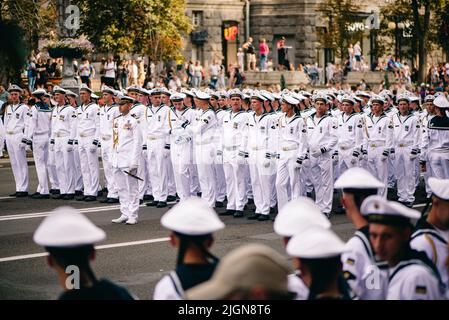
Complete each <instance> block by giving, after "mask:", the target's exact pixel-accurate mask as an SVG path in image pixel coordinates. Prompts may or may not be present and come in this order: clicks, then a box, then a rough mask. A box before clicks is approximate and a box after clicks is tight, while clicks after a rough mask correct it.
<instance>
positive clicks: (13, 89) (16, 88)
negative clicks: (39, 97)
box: [8, 84, 23, 93]
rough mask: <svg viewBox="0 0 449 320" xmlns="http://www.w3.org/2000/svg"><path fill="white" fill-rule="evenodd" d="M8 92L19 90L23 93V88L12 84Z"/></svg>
mask: <svg viewBox="0 0 449 320" xmlns="http://www.w3.org/2000/svg"><path fill="white" fill-rule="evenodd" d="M8 92H19V93H23V89H22V88H21V87H19V86H18V85H16V84H12V85H10V86H9V88H8Z"/></svg>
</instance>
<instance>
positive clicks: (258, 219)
mask: <svg viewBox="0 0 449 320" xmlns="http://www.w3.org/2000/svg"><path fill="white" fill-rule="evenodd" d="M268 220H271V219H270V216H269V215H268V214H261V215H260V216H259V218H257V221H268Z"/></svg>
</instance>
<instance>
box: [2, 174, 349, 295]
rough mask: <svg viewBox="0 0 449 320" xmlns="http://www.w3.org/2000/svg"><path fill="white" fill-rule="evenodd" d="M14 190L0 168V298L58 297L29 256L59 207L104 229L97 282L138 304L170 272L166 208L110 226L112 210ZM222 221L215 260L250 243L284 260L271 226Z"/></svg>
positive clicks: (46, 273) (345, 230) (338, 219)
mask: <svg viewBox="0 0 449 320" xmlns="http://www.w3.org/2000/svg"><path fill="white" fill-rule="evenodd" d="M30 174H31V177H30V185H31V188H30V190H35V188H36V185H37V179H36V174H35V168H34V167H30ZM14 189H15V188H14V180H13V176H12V172H11V169H10V168H7V167H3V168H0V275H1V276H0V299H55V298H57V296H58V294H59V292H60V290H61V289H60V286H59V284H58V281H57V278H56V276H55V274H54V272H53V271H52V269H50V268H49V267H47V265H46V258H45V257H44V256H42V255H38V256H32V257H30V256H29V255H32V254H39V253H43V252H44V250H43V249H42V248H40V247H39V246H37V245H36V244H34V242H33V240H32V237H33V233H34V231H35V229H36V228H37V226H38V225H39V223H40V222H41V221H42V219H43V218H44V217H45V215H46V214H48V212H49V211H51V210H53V209H54V208H56V207H58V206H61V205H70V206H73V207H75V208H80V209H82V211H83V212H84V214H86V216H87V217H88V218H89V219H91V220H92V221H93V222H94V223H95V224H96V225H97V226H99V227H101V228H102V229H104V230H105V232H106V234H107V239H106V241H105V242H104V243H101V244H100V246H105V245H110V246H108V247H107V248H100V249H99V250H98V252H97V258H96V260H95V262H94V263H93V268H94V271H95V272H96V274H97V276H98V277H99V278H101V277H107V278H109V279H111V280H113V281H115V282H117V283H119V284H120V285H123V286H125V287H126V288H128V289H129V290H130V291H131V292H132V293H134V294H135V295H136V296H137V297H139V298H140V299H150V298H151V297H152V292H153V288H154V286H155V284H156V283H157V281H158V280H159V279H160V278H161V277H162V276H163V275H164V274H165V273H166V272H167V271H169V270H172V269H173V268H174V264H175V260H176V251H175V250H174V249H173V248H172V247H171V246H170V244H169V242H168V241H167V236H168V234H169V233H168V231H167V230H165V229H163V228H162V226H161V225H160V222H159V220H160V217H161V216H162V214H163V213H164V212H166V211H167V210H168V208H165V209H156V208H149V207H145V206H142V207H141V211H140V214H139V223H138V224H137V225H135V226H127V225H113V224H112V223H111V222H110V221H111V219H113V218H116V217H118V216H119V210H118V206H117V205H104V204H101V203H99V202H93V203H82V202H81V203H80V202H77V201H64V200H33V199H30V198H25V199H23V198H21V199H16V198H10V197H8V194H10V193H12V192H14ZM223 210H224V209H223ZM222 220H223V221H224V222H225V223H226V228H225V230H223V231H221V232H218V233H217V235H216V242H215V245H214V247H213V250H212V251H213V252H214V253H215V254H216V255H218V256H219V257H222V256H224V255H225V254H226V253H227V252H229V251H230V250H232V249H233V248H235V247H238V246H239V245H242V244H246V243H249V242H260V243H264V244H267V245H269V246H270V247H273V248H274V249H276V250H278V251H279V252H281V253H282V254H284V255H285V253H284V250H283V246H282V242H281V239H280V238H279V237H278V236H277V235H276V234H274V233H273V223H272V222H271V221H269V222H255V221H249V220H247V219H234V218H233V217H222ZM331 221H332V224H333V228H334V230H335V231H336V232H337V233H338V234H339V235H340V236H341V237H342V238H343V239H344V240H347V239H348V238H349V237H350V236H351V234H352V232H353V228H352V225H351V224H350V223H349V221H348V220H347V218H346V217H345V216H342V215H339V216H333V217H332V218H331ZM285 257H286V259H288V258H287V256H286V255H285Z"/></svg>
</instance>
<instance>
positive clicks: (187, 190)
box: [167, 93, 196, 201]
mask: <svg viewBox="0 0 449 320" xmlns="http://www.w3.org/2000/svg"><path fill="white" fill-rule="evenodd" d="M185 97H186V95H185V94H184V93H174V94H172V95H171V96H170V100H171V102H172V103H173V106H174V109H170V111H169V115H168V117H167V122H168V125H167V127H168V128H169V133H170V152H171V154H170V155H171V163H172V165H173V173H174V178H175V184H176V190H177V191H178V196H179V199H180V200H181V201H183V200H186V199H188V198H189V197H191V196H196V193H192V192H191V186H192V175H193V173H192V165H193V141H192V134H191V132H190V131H188V130H186V129H185V127H186V126H187V125H188V124H189V123H192V122H194V121H195V118H196V113H195V111H194V110H193V109H190V108H187V107H186V106H185V105H184V99H185Z"/></svg>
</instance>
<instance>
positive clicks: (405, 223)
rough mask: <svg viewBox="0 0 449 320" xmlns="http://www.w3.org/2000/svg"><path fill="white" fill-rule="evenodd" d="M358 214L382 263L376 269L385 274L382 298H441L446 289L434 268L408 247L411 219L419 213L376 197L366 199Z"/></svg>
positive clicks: (420, 252) (424, 257) (423, 257)
mask: <svg viewBox="0 0 449 320" xmlns="http://www.w3.org/2000/svg"><path fill="white" fill-rule="evenodd" d="M361 211H362V214H363V215H364V216H366V217H367V219H368V222H369V234H370V241H371V245H372V247H373V249H374V252H375V254H376V258H377V259H378V260H379V261H384V262H385V264H384V266H381V265H379V267H380V268H381V269H382V273H384V274H385V275H386V278H385V280H386V281H380V285H384V286H385V288H386V292H387V294H386V299H388V300H437V299H445V297H444V295H445V293H446V292H445V291H446V288H445V285H444V284H443V282H442V281H441V277H440V274H439V272H438V269H437V268H436V266H435V265H434V264H433V262H432V261H431V260H430V259H429V258H428V257H427V255H426V253H425V252H422V251H416V250H413V249H411V248H410V236H411V234H412V228H413V226H412V224H411V219H418V218H419V217H420V214H419V212H418V211H416V210H413V209H410V208H407V207H406V206H404V205H402V204H400V203H397V202H393V201H388V200H386V199H385V198H383V197H381V196H377V195H376V196H370V197H368V198H367V199H366V200H365V201H364V202H363V204H362V208H361ZM373 276H376V274H374V275H373ZM382 278H383V277H382Z"/></svg>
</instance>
